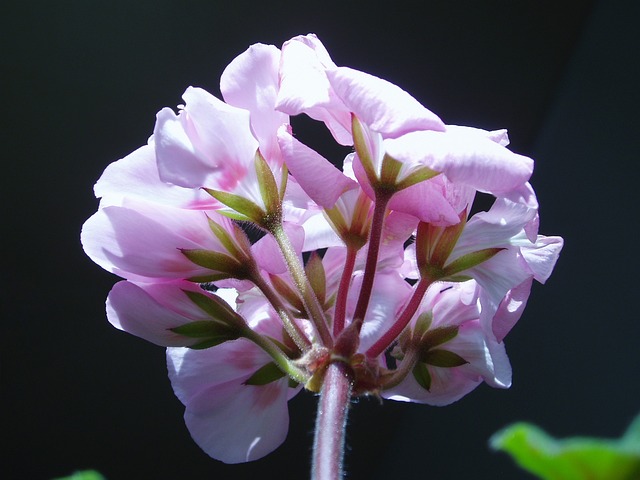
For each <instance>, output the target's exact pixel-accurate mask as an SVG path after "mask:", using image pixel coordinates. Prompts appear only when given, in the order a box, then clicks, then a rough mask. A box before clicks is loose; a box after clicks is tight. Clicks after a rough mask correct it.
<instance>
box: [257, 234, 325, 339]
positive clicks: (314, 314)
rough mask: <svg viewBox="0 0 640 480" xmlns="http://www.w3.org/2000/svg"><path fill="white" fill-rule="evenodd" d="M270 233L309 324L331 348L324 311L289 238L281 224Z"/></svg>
mask: <svg viewBox="0 0 640 480" xmlns="http://www.w3.org/2000/svg"><path fill="white" fill-rule="evenodd" d="M270 232H271V234H272V235H273V236H274V238H275V239H276V242H278V245H279V246H280V250H281V251H282V254H283V255H284V259H285V262H286V263H287V267H288V268H289V273H291V277H292V278H293V282H294V283H295V285H296V288H297V289H298V291H299V292H300V296H301V297H302V302H303V303H304V308H305V310H306V311H307V313H308V314H309V317H310V319H311V322H312V323H313V324H314V325H315V327H316V329H317V331H318V335H319V336H320V341H321V342H322V344H323V345H324V346H326V347H331V346H332V345H333V338H332V337H331V332H330V331H329V327H328V326H327V321H326V318H325V315H324V310H323V309H322V307H321V306H320V301H319V300H318V297H317V296H316V294H315V292H314V291H313V288H312V287H311V284H310V283H309V279H308V278H307V275H306V274H305V273H304V267H303V266H302V263H301V262H300V260H299V259H298V255H297V254H296V251H295V249H294V248H293V245H292V244H291V241H290V240H289V237H288V236H287V234H286V233H285V231H284V229H283V228H282V224H281V223H279V224H277V225H275V226H274V227H273V228H271V230H270Z"/></svg>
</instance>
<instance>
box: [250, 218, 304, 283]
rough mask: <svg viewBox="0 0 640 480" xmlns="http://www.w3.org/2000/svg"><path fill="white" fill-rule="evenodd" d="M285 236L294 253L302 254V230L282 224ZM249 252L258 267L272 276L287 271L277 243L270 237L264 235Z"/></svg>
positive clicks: (298, 227)
mask: <svg viewBox="0 0 640 480" xmlns="http://www.w3.org/2000/svg"><path fill="white" fill-rule="evenodd" d="M283 227H284V231H285V234H286V235H287V236H288V237H289V240H290V241H291V244H292V245H293V248H294V251H295V252H296V253H297V254H298V255H301V254H302V247H303V245H304V229H303V228H302V227H301V226H299V225H296V224H294V223H291V222H284V223H283ZM251 252H252V253H253V256H254V258H255V259H256V261H257V262H258V265H259V266H260V267H261V268H263V269H265V270H266V271H267V272H269V273H272V274H276V275H277V274H280V273H284V272H286V271H287V264H286V263H285V261H284V256H283V254H282V251H281V250H280V247H279V246H278V243H277V242H276V240H275V239H274V238H273V236H272V235H265V236H264V237H262V238H261V239H260V240H258V241H257V242H256V243H254V244H253V245H252V246H251Z"/></svg>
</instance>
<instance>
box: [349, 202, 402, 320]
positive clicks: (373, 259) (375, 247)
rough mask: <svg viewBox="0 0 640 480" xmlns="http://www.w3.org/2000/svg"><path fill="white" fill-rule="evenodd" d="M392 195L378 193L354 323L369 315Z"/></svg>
mask: <svg viewBox="0 0 640 480" xmlns="http://www.w3.org/2000/svg"><path fill="white" fill-rule="evenodd" d="M391 195H392V194H389V193H387V192H376V200H375V208H374V210H373V218H372V219H371V234H370V236H369V251H368V252H367V260H366V263H365V266H364V276H363V277H362V287H361V288H360V296H359V297H358V303H357V304H356V309H355V311H354V313H353V321H358V320H359V321H360V322H361V323H362V321H363V320H364V316H365V314H366V313H367V307H368V306H369V300H370V299H371V291H372V289H373V280H374V278H375V275H376V266H377V264H378V254H379V253H380V241H381V240H382V228H383V227H384V218H385V216H386V213H387V204H388V203H389V200H390V199H391Z"/></svg>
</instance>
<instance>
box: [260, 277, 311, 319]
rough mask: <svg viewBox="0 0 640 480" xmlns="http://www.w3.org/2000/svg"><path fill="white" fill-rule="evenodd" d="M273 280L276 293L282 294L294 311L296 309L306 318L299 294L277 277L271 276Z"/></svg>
mask: <svg viewBox="0 0 640 480" xmlns="http://www.w3.org/2000/svg"><path fill="white" fill-rule="evenodd" d="M269 278H270V279H271V284H272V285H273V288H275V289H276V292H278V293H279V294H280V296H282V297H283V298H284V299H285V300H286V301H287V302H288V303H289V305H291V306H292V307H293V308H294V309H296V310H297V311H298V312H299V313H300V314H301V315H303V316H305V315H306V313H305V309H304V303H302V299H301V298H300V295H298V292H296V291H295V290H294V289H292V288H291V287H290V286H289V284H288V283H287V282H286V281H284V280H283V279H281V278H280V277H278V276H277V275H269Z"/></svg>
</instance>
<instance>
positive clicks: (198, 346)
mask: <svg viewBox="0 0 640 480" xmlns="http://www.w3.org/2000/svg"><path fill="white" fill-rule="evenodd" d="M238 338H240V337H239V336H236V335H219V336H217V337H211V338H207V339H206V340H202V341H201V342H198V343H194V344H193V345H189V346H188V348H190V349H192V350H206V349H207V348H211V347H216V346H218V345H220V344H221V343H224V342H228V341H231V340H237V339H238Z"/></svg>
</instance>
